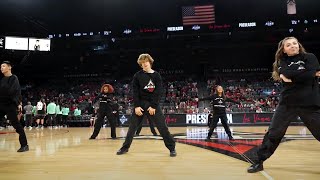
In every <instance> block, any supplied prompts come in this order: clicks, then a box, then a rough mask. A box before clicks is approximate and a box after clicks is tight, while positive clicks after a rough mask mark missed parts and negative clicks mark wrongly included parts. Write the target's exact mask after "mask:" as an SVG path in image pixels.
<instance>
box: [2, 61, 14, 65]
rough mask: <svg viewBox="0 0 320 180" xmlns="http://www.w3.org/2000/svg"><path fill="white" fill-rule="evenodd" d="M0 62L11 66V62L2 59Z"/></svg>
mask: <svg viewBox="0 0 320 180" xmlns="http://www.w3.org/2000/svg"><path fill="white" fill-rule="evenodd" d="M1 64H7V65H9V66H12V64H11V62H10V61H3V62H2V63H1Z"/></svg>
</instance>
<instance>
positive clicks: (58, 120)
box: [56, 114, 62, 126]
mask: <svg viewBox="0 0 320 180" xmlns="http://www.w3.org/2000/svg"><path fill="white" fill-rule="evenodd" d="M56 122H57V126H61V125H62V114H57V116H56Z"/></svg>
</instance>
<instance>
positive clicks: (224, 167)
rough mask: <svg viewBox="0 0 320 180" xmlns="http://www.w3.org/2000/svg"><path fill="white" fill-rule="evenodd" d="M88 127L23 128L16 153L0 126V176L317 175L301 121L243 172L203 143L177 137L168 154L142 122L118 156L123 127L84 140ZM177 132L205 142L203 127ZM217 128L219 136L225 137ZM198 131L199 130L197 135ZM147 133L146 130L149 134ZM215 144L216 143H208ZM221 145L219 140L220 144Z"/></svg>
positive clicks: (238, 135) (241, 164)
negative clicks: (24, 141) (257, 168)
mask: <svg viewBox="0 0 320 180" xmlns="http://www.w3.org/2000/svg"><path fill="white" fill-rule="evenodd" d="M266 128H267V127H232V131H234V137H235V139H238V140H242V139H246V138H247V139H258V140H259V139H261V138H262V136H263V133H264V132H265V130H266ZM92 130H93V129H92V128H60V129H48V128H44V129H32V130H28V129H27V130H26V133H27V137H28V141H29V146H30V151H28V152H25V153H17V152H16V150H17V149H18V148H19V143H18V136H17V134H16V133H13V132H14V131H13V130H8V129H3V130H0V179H1V180H11V179H24V180H25V179H32V180H37V179H41V180H51V179H57V180H60V179H131V180H135V179H139V180H142V179H198V180H202V179H203V180H204V179H206V180H207V179H237V180H240V179H246V180H247V179H286V180H287V179H288V180H289V179H317V180H318V179H320V163H319V162H320V143H319V142H318V141H316V140H315V139H314V138H313V137H312V136H311V135H310V132H309V131H308V130H306V129H305V127H303V126H294V127H290V128H289V129H288V131H287V136H286V137H287V138H288V139H291V140H290V141H286V142H283V143H281V144H280V146H279V148H278V149H277V151H276V152H275V154H274V155H273V156H272V157H271V158H270V159H269V160H267V161H266V162H265V164H264V166H265V171H262V172H261V173H255V174H248V173H247V172H246V169H247V167H248V166H249V165H250V164H249V163H248V162H245V161H243V160H239V159H236V158H234V157H231V156H228V155H226V154H223V153H219V152H216V151H212V150H210V149H208V148H202V147H197V146H192V145H188V144H184V143H179V142H178V143H177V146H176V150H177V153H178V156H177V157H169V151H168V150H167V149H166V148H165V146H164V144H163V141H162V140H159V139H157V138H158V137H154V136H151V135H150V134H151V132H150V130H149V128H143V130H142V132H141V135H144V136H140V137H137V138H135V139H134V141H133V144H132V146H131V148H130V151H129V152H128V153H127V154H125V155H122V156H117V155H116V151H117V150H118V149H119V148H120V147H121V145H122V143H123V141H124V139H123V138H121V137H124V136H125V135H126V132H127V128H118V129H117V135H118V137H119V138H118V139H116V140H112V139H109V138H110V129H109V128H104V129H101V132H100V135H99V136H98V139H97V140H88V138H89V137H90V135H91V133H92ZM170 131H171V133H172V134H176V138H181V139H193V140H195V141H199V142H200V141H201V143H202V144H203V145H206V144H205V143H207V142H205V141H204V140H203V138H204V137H205V135H206V131H207V128H206V127H179V128H177V127H170ZM220 132H223V129H221V127H219V128H218V140H219V138H221V139H222V140H223V139H224V136H223V133H220ZM197 133H198V135H197ZM148 135H149V136H148ZM212 144H215V143H212ZM223 147H224V146H223Z"/></svg>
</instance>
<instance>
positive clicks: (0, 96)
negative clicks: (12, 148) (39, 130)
mask: <svg viewBox="0 0 320 180" xmlns="http://www.w3.org/2000/svg"><path fill="white" fill-rule="evenodd" d="M11 68H12V67H11V63H10V62H9V61H4V62H3V63H2V64H1V73H2V74H3V75H4V77H3V78H2V79H1V83H0V119H1V118H3V117H4V116H5V115H7V119H8V120H10V123H11V125H12V126H13V127H14V128H15V129H16V132H17V133H18V134H19V142H20V145H21V147H20V149H18V152H24V151H29V146H28V142H27V137H26V134H25V132H24V130H23V127H22V126H21V123H20V122H19V120H18V111H17V110H18V109H22V107H21V105H20V103H21V100H22V96H21V88H20V84H19V80H18V77H17V76H16V75H13V74H12V73H11Z"/></svg>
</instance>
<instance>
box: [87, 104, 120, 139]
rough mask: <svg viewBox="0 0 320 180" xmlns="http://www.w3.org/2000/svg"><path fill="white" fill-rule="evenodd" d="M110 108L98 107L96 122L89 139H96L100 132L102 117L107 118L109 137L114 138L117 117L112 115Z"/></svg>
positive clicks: (107, 106)
mask: <svg viewBox="0 0 320 180" xmlns="http://www.w3.org/2000/svg"><path fill="white" fill-rule="evenodd" d="M112 111H113V110H112V108H111V106H109V105H106V106H105V107H100V108H99V110H98V114H97V120H96V123H95V124H94V131H93V133H92V135H91V137H93V138H96V137H97V136H98V134H99V132H100V129H101V126H102V124H103V122H104V117H105V116H107V119H108V121H109V124H110V127H111V137H112V138H116V137H117V135H116V123H117V122H116V121H117V117H116V114H114V113H112Z"/></svg>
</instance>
